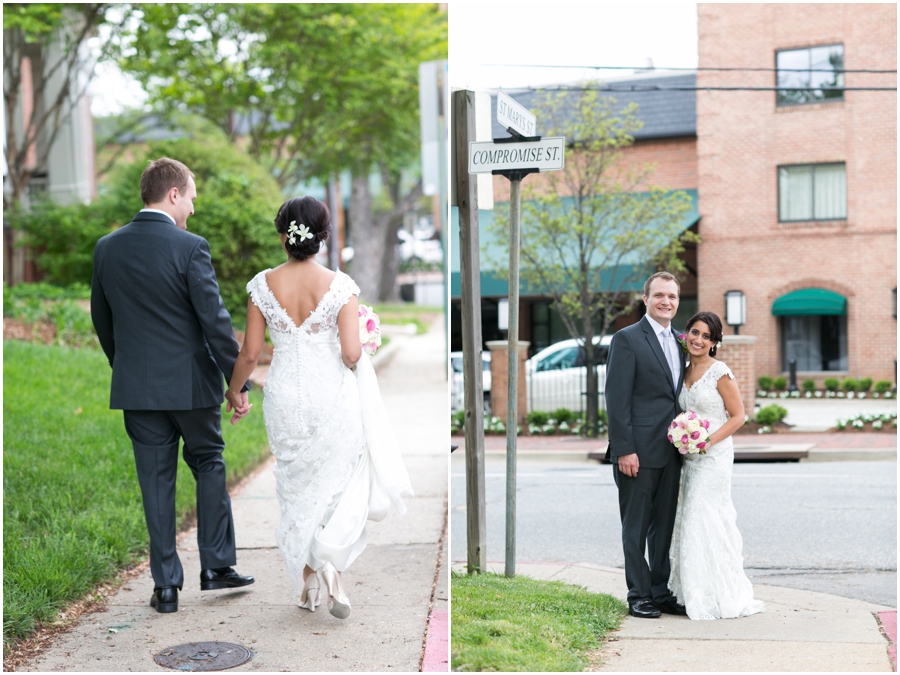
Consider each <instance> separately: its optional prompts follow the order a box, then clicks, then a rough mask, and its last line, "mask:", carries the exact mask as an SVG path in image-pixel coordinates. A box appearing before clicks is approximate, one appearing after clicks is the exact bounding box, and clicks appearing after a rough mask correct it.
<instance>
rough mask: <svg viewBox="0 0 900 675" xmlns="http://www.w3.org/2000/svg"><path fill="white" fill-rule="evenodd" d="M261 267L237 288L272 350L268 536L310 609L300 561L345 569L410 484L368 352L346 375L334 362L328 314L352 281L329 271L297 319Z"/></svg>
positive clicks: (313, 600) (266, 411)
mask: <svg viewBox="0 0 900 675" xmlns="http://www.w3.org/2000/svg"><path fill="white" fill-rule="evenodd" d="M268 271H269V270H265V271H263V272H260V273H259V274H257V275H256V276H255V277H254V278H253V279H252V280H251V281H250V283H248V284H247V291H248V293H250V297H251V298H252V300H253V303H254V304H255V305H256V306H257V307H258V308H259V309H260V311H261V312H262V314H263V317H265V320H266V324H267V325H268V327H269V335H270V336H271V339H272V342H273V344H274V347H275V349H274V354H273V357H272V364H271V365H270V367H269V372H268V375H267V376H266V384H265V387H264V388H263V394H264V397H265V398H264V400H263V416H264V418H265V423H266V432H267V434H268V437H269V447H270V449H271V451H272V454H273V455H275V457H276V459H277V462H276V464H275V468H274V473H275V479H276V483H277V488H276V489H277V494H278V502H279V504H280V506H281V520H280V522H279V524H278V528H277V529H276V531H275V539H276V541H277V543H278V547H279V549H281V553H282V554H283V556H284V560H285V563H286V565H287V569H288V574H289V575H290V577H291V581H292V582H293V585H294V590H295V592H296V595H297V597H298V598H299V604H300V606H301V607H306V608H307V609H311V610H315V607H316V605H318V604H320V602H322V601H323V600H324V599H325V598H324V597H322V596H321V594H317V593H316V592H311V593H305V594H304V593H303V590H304V580H303V569H304V567H305V566H306V565H308V566H309V567H310V568H312V569H313V570H316V571H317V573H319V572H322V571H323V570H327V569H329V568H330V566H333V568H334V570H336V571H337V572H341V571H343V570H345V569H347V567H349V566H350V564H351V563H352V562H353V561H354V560H355V559H356V558H357V556H359V554H360V553H362V551H363V549H364V548H365V547H366V542H367V534H366V528H365V525H366V520H381V519H382V518H384V516H385V515H386V514H387V511H388V509H389V507H390V504H391V502H393V503H394V504H395V506H396V507H397V510H398V511H399V512H400V513H405V511H406V508H405V506H404V505H403V501H402V497H403V496H412V489H411V487H410V485H409V477H408V475H407V472H406V468H405V466H404V464H403V460H402V459H401V457H400V454H399V450H398V449H397V445H396V443H395V442H394V438H393V432H392V431H391V429H390V426H389V423H388V422H387V414H386V412H385V410H384V406H383V403H382V401H381V394H380V392H379V390H378V384H377V380H376V378H375V371H374V369H373V368H372V363H371V361H370V360H369V357H368V355H366V354H365V353H363V354H362V356H361V358H360V360H359V362H358V363H357V366H356V370H355V372H354V371H352V370H350V369H349V368H347V367H346V366H345V365H344V363H343V361H342V360H341V347H340V341H339V339H338V326H337V320H338V314H339V313H340V311H341V308H342V307H343V306H344V305H345V304H346V303H347V301H348V300H349V299H350V296H351V295H358V294H359V287H358V286H357V285H356V284H355V283H354V281H353V280H352V279H351V278H350V277H349V276H347V275H346V274H344V273H343V272H340V271H339V272H337V273H336V275H335V277H334V279H333V280H332V282H331V285H330V287H329V289H328V291H327V292H326V293H325V295H324V296H323V297H322V299H321V300H320V301H319V303H318V305H317V306H316V308H315V310H314V311H313V312H312V313H311V314H310V316H309V317H308V318H307V319H306V320H305V321H304V322H303V323H302V324H301V325H299V326H297V325H296V324H295V323H294V321H293V320H292V319H291V318H290V316H289V315H288V313H287V312H286V311H285V310H284V309H283V308H282V306H281V305H280V304H279V302H278V300H277V299H276V298H275V296H274V295H273V294H272V291H271V290H270V289H269V286H268V283H267V282H266V272H268ZM318 576H319V581H320V582H321V581H322V578H321V574H319V575H318ZM306 585H307V587H309V586H310V584H306ZM318 588H319V589H323V588H324V586H323V584H322V583H319V584H318ZM326 597H327V596H326ZM348 611H349V607H348Z"/></svg>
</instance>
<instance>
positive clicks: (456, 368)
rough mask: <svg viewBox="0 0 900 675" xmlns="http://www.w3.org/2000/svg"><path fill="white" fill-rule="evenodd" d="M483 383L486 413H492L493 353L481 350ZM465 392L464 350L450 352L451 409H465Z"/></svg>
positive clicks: (454, 410) (455, 410)
mask: <svg viewBox="0 0 900 675" xmlns="http://www.w3.org/2000/svg"><path fill="white" fill-rule="evenodd" d="M481 385H482V389H483V390H484V414H485V415H490V414H491V353H490V352H489V351H483V352H481ZM464 404H465V393H464V390H463V355H462V352H450V411H451V412H457V411H459V410H462V409H463V406H464Z"/></svg>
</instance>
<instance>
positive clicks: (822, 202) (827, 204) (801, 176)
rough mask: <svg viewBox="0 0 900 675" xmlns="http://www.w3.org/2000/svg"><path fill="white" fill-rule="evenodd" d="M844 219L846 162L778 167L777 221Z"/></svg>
mask: <svg viewBox="0 0 900 675" xmlns="http://www.w3.org/2000/svg"><path fill="white" fill-rule="evenodd" d="M846 219H847V165H846V164H844V163H834V164H800V165H794V166H779V167H778V222H781V223H790V222H802V221H808V220H846Z"/></svg>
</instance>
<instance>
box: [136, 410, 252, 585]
mask: <svg viewBox="0 0 900 675" xmlns="http://www.w3.org/2000/svg"><path fill="white" fill-rule="evenodd" d="M123 412H124V414H125V430H126V432H127V433H128V436H129V438H131V442H132V445H133V446H134V461H135V465H136V466H137V475H138V481H139V482H140V484H141V495H142V497H143V502H144V517H145V518H146V520H147V529H148V530H149V532H150V572H151V574H152V575H153V583H154V586H155V588H160V587H162V586H176V587H177V588H179V589H181V588H182V585H183V584H184V570H183V569H182V567H181V560H179V558H178V553H177V552H176V550H175V534H176V530H175V477H176V475H177V473H178V441H179V439H183V440H184V449H183V454H184V461H185V463H186V464H187V465H188V467H189V468H190V470H191V473H193V475H194V480H195V481H196V482H197V546H198V548H199V550H200V567H201V569H216V568H220V567H230V566H232V565H234V564H235V563H236V562H237V558H236V554H235V540H234V521H233V518H232V515H231V498H230V497H229V496H228V489H227V487H226V484H225V478H226V476H225V460H224V458H223V457H222V451H223V450H224V449H225V443H224V442H223V441H222V431H221V417H222V408H221V406H214V407H212V408H198V409H195V410H174V411H162V410H125V411H123Z"/></svg>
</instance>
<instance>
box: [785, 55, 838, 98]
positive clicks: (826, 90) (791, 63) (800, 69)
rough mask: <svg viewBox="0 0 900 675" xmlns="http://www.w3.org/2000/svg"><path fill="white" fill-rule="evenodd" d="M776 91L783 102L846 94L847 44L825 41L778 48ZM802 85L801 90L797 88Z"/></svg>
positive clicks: (836, 96) (835, 96)
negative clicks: (813, 44)
mask: <svg viewBox="0 0 900 675" xmlns="http://www.w3.org/2000/svg"><path fill="white" fill-rule="evenodd" d="M775 69H776V74H775V86H776V87H789V88H790V89H779V90H778V91H777V92H775V101H776V104H777V105H779V106H786V105H804V104H807V103H821V102H822V101H839V100H843V98H844V90H843V89H841V88H840V87H843V86H844V45H822V46H818V47H806V48H804V49H785V50H783V51H778V52H775ZM797 89H800V90H801V91H796V90H797Z"/></svg>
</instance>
